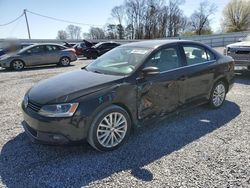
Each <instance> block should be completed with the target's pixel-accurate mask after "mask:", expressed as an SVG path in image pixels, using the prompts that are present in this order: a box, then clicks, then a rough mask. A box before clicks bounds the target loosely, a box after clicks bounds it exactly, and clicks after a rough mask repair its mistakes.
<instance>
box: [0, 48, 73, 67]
mask: <svg viewBox="0 0 250 188" xmlns="http://www.w3.org/2000/svg"><path fill="white" fill-rule="evenodd" d="M75 60H77V56H76V54H75V50H74V49H73V48H71V49H70V48H66V47H64V46H61V45H58V44H49V43H48V44H36V45H31V46H28V47H26V48H23V49H22V50H20V51H18V52H16V53H12V54H6V55H3V56H2V57H1V58H0V67H3V68H11V69H13V70H22V69H23V68H24V67H28V66H37V65H46V64H58V65H61V66H68V65H69V64H70V62H72V61H75Z"/></svg>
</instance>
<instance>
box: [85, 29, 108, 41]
mask: <svg viewBox="0 0 250 188" xmlns="http://www.w3.org/2000/svg"><path fill="white" fill-rule="evenodd" d="M89 34H90V37H91V38H92V39H104V38H105V32H104V30H103V29H102V28H99V27H91V28H90V29H89Z"/></svg>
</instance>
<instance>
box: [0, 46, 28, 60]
mask: <svg viewBox="0 0 250 188" xmlns="http://www.w3.org/2000/svg"><path fill="white" fill-rule="evenodd" d="M30 45H33V44H31V43H21V44H10V45H8V46H6V47H4V48H1V49H0V57H1V56H2V55H4V54H8V53H13V52H16V51H19V50H21V49H23V48H25V47H27V46H30Z"/></svg>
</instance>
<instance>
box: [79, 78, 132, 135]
mask: <svg viewBox="0 0 250 188" xmlns="http://www.w3.org/2000/svg"><path fill="white" fill-rule="evenodd" d="M136 97H137V96H136V85H135V84H131V83H128V82H123V83H116V84H114V85H112V86H110V87H108V88H106V89H103V90H101V91H97V92H95V93H92V94H90V95H87V96H83V97H80V98H78V99H76V101H77V102H80V103H81V105H79V109H78V111H79V112H80V113H81V116H83V117H84V125H85V126H87V127H86V129H87V130H88V128H89V126H90V124H91V122H92V121H93V118H94V117H95V116H96V115H97V114H98V113H99V112H100V111H101V110H103V109H105V108H106V107H108V106H110V105H112V104H116V105H120V106H121V107H123V108H125V109H126V110H128V111H129V114H130V115H131V119H132V122H133V123H134V124H137V108H136ZM86 133H87V131H86Z"/></svg>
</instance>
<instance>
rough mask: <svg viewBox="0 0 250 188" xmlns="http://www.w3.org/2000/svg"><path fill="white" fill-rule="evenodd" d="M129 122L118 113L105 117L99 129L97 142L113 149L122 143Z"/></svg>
mask: <svg viewBox="0 0 250 188" xmlns="http://www.w3.org/2000/svg"><path fill="white" fill-rule="evenodd" d="M127 126H128V123H127V120H126V118H125V116H124V115H123V114H121V113H118V112H112V113H110V114H108V115H107V116H105V117H104V118H103V119H102V121H101V122H100V124H99V125H98V128H97V140H98V142H99V143H100V144H101V145H102V146H103V147H106V148H111V147H114V146H116V145H118V144H119V143H121V142H122V140H123V139H124V137H125V135H126V132H127Z"/></svg>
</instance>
